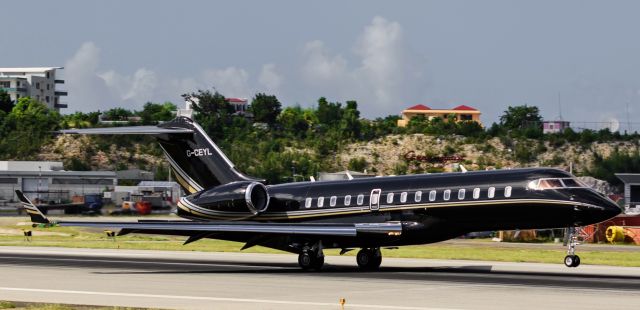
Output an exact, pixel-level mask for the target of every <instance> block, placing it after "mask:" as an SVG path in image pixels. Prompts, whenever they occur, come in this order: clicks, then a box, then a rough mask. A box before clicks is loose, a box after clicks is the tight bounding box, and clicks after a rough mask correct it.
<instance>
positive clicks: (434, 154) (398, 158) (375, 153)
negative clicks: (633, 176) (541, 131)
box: [338, 134, 638, 174]
mask: <svg viewBox="0 0 640 310" xmlns="http://www.w3.org/2000/svg"><path fill="white" fill-rule="evenodd" d="M637 148H638V145H637V144H636V143H633V142H612V143H592V144H589V145H587V146H582V145H580V144H569V143H565V144H563V145H560V146H554V145H551V143H550V142H542V141H537V140H531V139H523V140H519V141H513V140H508V141H502V140H501V139H499V138H493V139H490V140H487V141H486V142H483V143H473V142H472V141H470V139H467V138H465V137H461V136H449V137H436V136H428V135H424V134H411V135H390V136H386V137H384V138H381V139H376V140H373V141H369V142H362V143H354V144H351V145H348V146H347V147H346V148H345V149H344V150H343V151H342V152H341V153H340V154H339V156H338V159H339V165H340V166H342V167H348V166H349V163H350V162H353V161H354V160H364V161H366V165H365V167H366V168H367V169H368V171H371V172H374V173H377V174H404V173H422V172H441V171H454V170H455V169H457V165H456V164H455V163H454V162H460V163H462V164H463V165H464V166H465V168H467V169H468V170H481V169H501V168H518V167H540V166H549V167H558V168H561V169H566V170H568V169H569V166H570V165H572V166H573V167H572V168H573V171H574V172H575V173H577V174H580V173H581V172H584V171H586V170H587V169H590V168H591V166H592V164H593V161H594V158H595V154H599V155H600V156H602V157H604V158H606V157H608V156H609V155H610V154H611V153H612V152H613V151H614V150H616V149H617V150H618V151H620V152H630V151H634V150H637ZM446 156H449V157H462V160H456V159H454V160H445V161H444V162H439V159H442V157H446ZM445 159H446V158H445Z"/></svg>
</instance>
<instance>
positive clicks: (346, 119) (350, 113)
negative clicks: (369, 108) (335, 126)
mask: <svg viewBox="0 0 640 310" xmlns="http://www.w3.org/2000/svg"><path fill="white" fill-rule="evenodd" d="M341 114H342V119H341V120H340V132H342V134H343V136H344V137H345V138H358V137H360V130H361V127H362V125H361V123H360V111H358V103H357V102H356V101H347V105H346V107H345V108H344V110H343V111H342V113H341Z"/></svg>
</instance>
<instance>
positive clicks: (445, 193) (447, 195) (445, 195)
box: [442, 189, 451, 200]
mask: <svg viewBox="0 0 640 310" xmlns="http://www.w3.org/2000/svg"><path fill="white" fill-rule="evenodd" d="M450 198H451V190H450V189H448V190H446V191H444V194H443V195H442V199H444V200H449V199H450Z"/></svg>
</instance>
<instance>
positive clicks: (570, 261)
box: [564, 255, 579, 267]
mask: <svg viewBox="0 0 640 310" xmlns="http://www.w3.org/2000/svg"><path fill="white" fill-rule="evenodd" d="M576 257H577V256H576V255H567V256H565V257H564V265H565V266H567V267H575V266H574V265H575V263H576ZM578 264H579V263H578Z"/></svg>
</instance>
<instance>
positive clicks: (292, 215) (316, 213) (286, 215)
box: [178, 199, 600, 220]
mask: <svg viewBox="0 0 640 310" xmlns="http://www.w3.org/2000/svg"><path fill="white" fill-rule="evenodd" d="M185 202H186V203H187V204H191V205H193V206H194V207H198V206H197V205H194V204H193V203H191V202H189V201H188V200H186V199H185ZM530 203H546V204H553V205H565V206H574V205H581V206H587V207H597V206H593V205H589V204H584V203H578V202H575V201H564V200H552V199H502V200H485V201H458V202H438V203H428V204H424V203H422V204H413V205H403V206H380V211H399V210H413V209H423V208H427V209H429V208H449V207H459V206H493V205H505V204H530ZM178 206H179V207H180V208H181V209H183V210H185V211H187V212H190V213H192V214H197V215H198V216H203V217H204V218H211V219H220V218H227V219H228V218H230V217H236V216H238V215H239V214H233V215H231V214H229V213H227V214H226V215H225V214H223V213H226V212H224V211H221V212H220V215H218V216H216V215H213V214H205V213H202V212H198V211H195V210H194V209H193V208H191V207H189V206H188V205H185V204H181V203H179V204H178ZM598 208H600V207H598ZM206 211H207V212H211V211H209V210H206ZM214 212H215V211H214ZM370 212H371V210H369V209H368V208H366V209H364V208H362V209H360V210H350V211H345V210H344V208H342V209H324V210H318V209H316V210H308V211H305V210H303V211H290V212H278V213H276V212H274V213H271V214H268V213H267V214H262V215H258V216H256V217H255V219H259V220H275V219H297V218H310V217H324V216H335V215H348V214H358V213H370ZM234 213H235V212H234Z"/></svg>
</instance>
